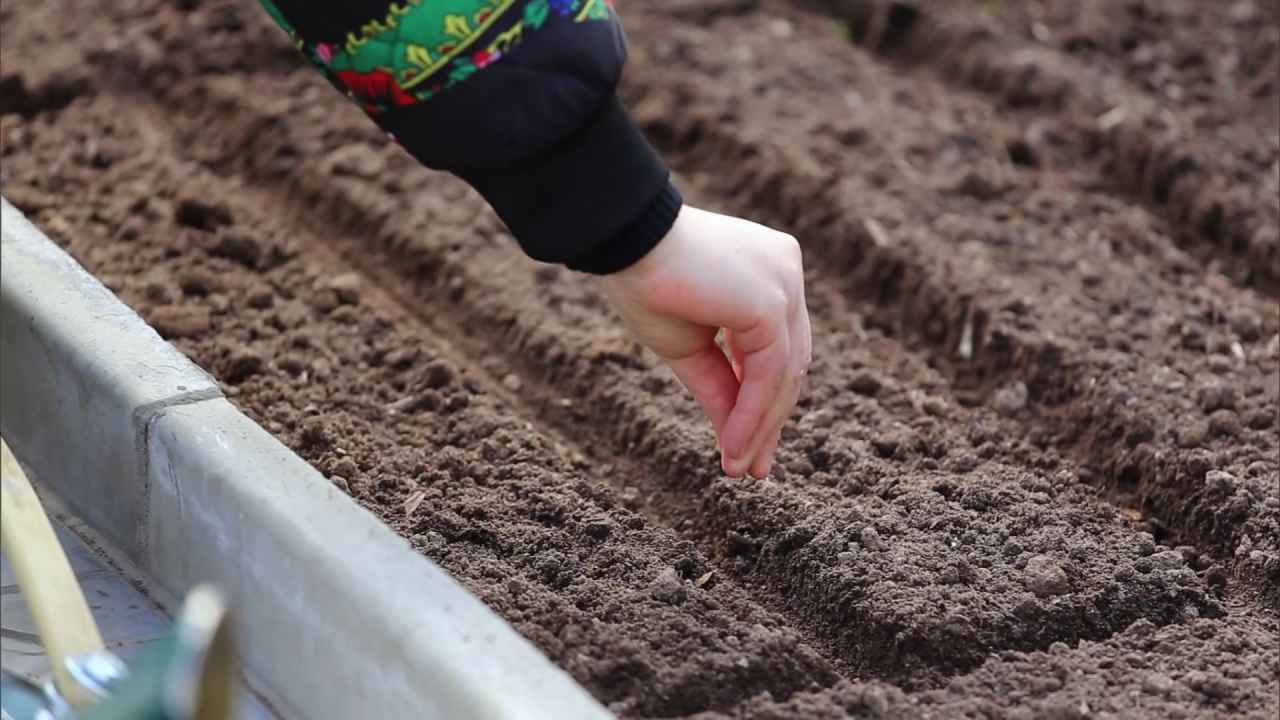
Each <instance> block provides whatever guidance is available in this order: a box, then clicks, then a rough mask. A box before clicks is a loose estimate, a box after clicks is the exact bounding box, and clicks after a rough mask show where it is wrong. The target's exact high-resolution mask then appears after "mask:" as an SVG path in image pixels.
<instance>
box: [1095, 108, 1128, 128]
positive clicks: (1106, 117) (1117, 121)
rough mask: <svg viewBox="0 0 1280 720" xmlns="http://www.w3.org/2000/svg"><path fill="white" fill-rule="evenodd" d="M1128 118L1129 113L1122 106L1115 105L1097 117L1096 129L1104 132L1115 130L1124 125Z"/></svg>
mask: <svg viewBox="0 0 1280 720" xmlns="http://www.w3.org/2000/svg"><path fill="white" fill-rule="evenodd" d="M1128 117H1129V111H1128V110H1126V109H1125V107H1124V106H1123V105H1117V106H1115V107H1113V108H1111V109H1110V110H1108V111H1106V112H1104V113H1102V114H1101V115H1099V116H1098V129H1099V130H1102V131H1104V132H1105V131H1107V130H1111V129H1113V128H1117V127H1119V126H1120V125H1122V124H1124V121H1125V120H1127V119H1128Z"/></svg>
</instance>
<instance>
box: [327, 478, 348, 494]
mask: <svg viewBox="0 0 1280 720" xmlns="http://www.w3.org/2000/svg"><path fill="white" fill-rule="evenodd" d="M329 482H331V483H333V484H334V485H337V486H338V489H339V490H341V491H342V492H344V493H346V494H348V495H350V494H351V485H350V484H349V483H348V482H347V479H346V478H344V477H342V476H341V475H334V476H333V477H331V478H329Z"/></svg>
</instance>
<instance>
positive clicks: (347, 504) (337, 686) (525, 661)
mask: <svg viewBox="0 0 1280 720" xmlns="http://www.w3.org/2000/svg"><path fill="white" fill-rule="evenodd" d="M150 440H151V443H150V452H151V458H150V463H149V465H148V467H149V468H150V472H151V473H152V481H151V483H152V491H151V501H152V507H151V511H150V513H149V514H148V516H149V518H150V524H149V528H150V530H149V532H150V535H151V542H150V543H149V544H148V547H149V548H150V552H151V555H150V559H149V565H150V567H152V568H154V569H155V575H156V576H157V577H162V578H166V579H167V580H168V581H169V582H176V583H177V585H176V586H174V587H171V588H169V589H170V590H171V591H172V592H174V593H181V592H182V591H183V590H184V588H186V587H188V586H189V585H190V584H191V583H194V582H197V581H198V580H202V579H203V580H212V581H214V582H216V583H217V584H218V585H220V586H221V587H223V588H225V589H227V590H228V591H229V593H230V595H231V598H232V600H233V604H234V605H235V607H237V608H242V612H241V614H240V618H239V619H240V622H241V627H242V629H243V633H242V637H243V643H244V650H245V653H246V655H247V656H248V657H250V658H253V659H254V661H255V662H257V663H259V667H260V668H262V669H260V670H259V671H258V672H256V673H255V676H256V677H259V678H267V677H269V676H270V675H271V673H268V672H266V671H265V668H266V667H273V666H279V665H287V664H297V663H302V664H303V665H304V666H305V669H303V670H301V671H296V672H293V673H290V674H289V675H288V676H287V678H285V679H286V680H287V682H288V683H290V685H289V686H288V687H280V686H270V685H268V686H265V687H260V688H259V689H261V690H263V691H264V692H265V694H266V696H267V697H268V698H269V699H271V700H272V701H273V703H274V704H275V705H276V707H278V708H280V709H281V711H283V712H284V713H285V714H289V715H297V716H298V717H307V718H317V719H323V718H353V717H360V718H410V717H412V718H422V719H423V720H469V719H475V720H481V719H484V720H490V719H496V718H529V719H535V718H536V719H540V720H543V719H545V720H589V719H596V718H600V719H604V718H608V717H610V715H609V714H608V713H607V712H606V711H605V710H604V709H603V708H602V707H601V706H600V705H598V704H597V703H596V702H595V701H594V700H593V699H592V698H591V697H590V696H589V695H588V694H587V693H586V692H585V691H584V690H582V688H580V687H579V686H578V685H577V684H575V683H574V682H573V680H572V679H571V678H569V676H568V675H566V674H565V673H564V672H562V671H561V670H560V669H559V668H556V667H555V666H554V665H552V664H551V663H550V662H549V661H548V660H547V659H546V658H545V657H543V656H542V655H541V653H539V652H538V651H537V650H536V649H535V648H534V647H533V646H532V645H530V644H529V642H528V641H526V640H525V639H524V638H523V637H521V636H520V635H519V634H518V633H516V632H515V630H514V629H512V628H511V627H510V626H509V625H507V624H506V623H505V622H503V621H502V620H501V619H500V618H498V617H497V616H496V615H495V614H494V613H493V611H491V610H489V608H487V607H486V606H485V605H484V604H483V603H481V602H480V601H479V600H477V599H476V598H475V597H473V596H471V595H470V594H468V593H467V592H466V591H465V590H464V589H463V588H462V587H461V586H459V585H458V584H457V583H456V582H455V581H454V580H453V579H452V578H450V577H449V576H448V575H447V574H446V573H445V572H444V571H443V570H441V569H440V568H439V567H437V566H436V565H434V564H433V563H431V562H429V561H427V560H426V559H425V558H423V557H422V556H421V555H419V554H418V553H417V552H416V551H414V550H413V549H412V548H411V547H409V544H408V543H407V542H406V541H405V540H403V539H402V538H400V537H399V536H398V535H396V534H395V533H394V532H393V531H392V530H391V529H390V528H388V527H387V526H385V525H383V524H382V523H381V522H380V521H379V520H378V519H377V518H376V517H374V516H373V515H372V514H371V513H370V512H368V511H367V510H365V509H364V508H362V507H360V506H359V505H357V504H356V503H355V502H354V501H353V500H352V499H351V498H350V497H348V496H347V495H346V494H345V493H343V492H341V491H340V490H338V489H337V488H335V487H334V486H333V484H332V483H330V482H329V481H328V480H327V479H326V478H324V477H323V476H322V475H320V473H319V472H317V471H316V470H314V469H313V468H311V467H310V466H309V465H307V464H306V463H304V462H303V461H302V460H301V459H299V458H298V457H297V456H296V455H294V454H293V453H292V452H291V451H290V450H289V449H288V448H286V447H284V446H283V445H281V444H280V442H279V441H277V440H276V439H275V438H274V437H272V436H271V435H270V434H269V433H267V432H266V431H265V430H263V429H262V428H261V427H259V426H258V425H257V424H256V423H254V422H252V421H251V420H249V419H248V418H247V417H245V416H244V415H242V414H241V413H240V412H239V411H237V410H236V409H235V408H234V407H232V406H231V404H230V403H228V402H226V401H225V400H210V401H206V402H200V403H195V404H191V405H185V406H182V407H173V408H169V409H166V410H165V411H164V412H163V413H161V414H160V416H159V417H158V418H157V419H156V421H155V422H154V425H153V428H152V432H151V436H150ZM252 669H253V668H251V670H252ZM277 677H278V676H277Z"/></svg>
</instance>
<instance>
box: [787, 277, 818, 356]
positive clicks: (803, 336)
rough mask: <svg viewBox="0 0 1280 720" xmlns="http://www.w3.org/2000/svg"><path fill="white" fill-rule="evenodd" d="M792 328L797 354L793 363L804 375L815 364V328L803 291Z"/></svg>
mask: <svg viewBox="0 0 1280 720" xmlns="http://www.w3.org/2000/svg"><path fill="white" fill-rule="evenodd" d="M791 326H792V330H791V333H790V336H791V340H792V346H793V347H794V348H795V352H796V354H795V357H794V358H793V362H795V363H796V364H797V366H798V369H799V374H801V375H803V374H805V373H806V372H808V371H809V365H810V364H811V363H812V362H813V328H812V326H811V324H810V322H809V307H808V305H807V304H806V303H805V299H804V290H803V289H801V291H800V302H799V303H798V304H797V307H796V314H795V317H794V319H793V320H792V322H791Z"/></svg>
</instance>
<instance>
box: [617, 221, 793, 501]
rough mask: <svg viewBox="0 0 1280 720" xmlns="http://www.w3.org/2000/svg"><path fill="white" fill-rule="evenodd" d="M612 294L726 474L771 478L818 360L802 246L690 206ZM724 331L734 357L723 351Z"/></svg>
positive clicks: (624, 274) (759, 227)
mask: <svg viewBox="0 0 1280 720" xmlns="http://www.w3.org/2000/svg"><path fill="white" fill-rule="evenodd" d="M604 288H605V292H606V293H607V294H608V295H609V297H610V298H611V299H612V300H613V302H614V303H615V305H616V306H617V308H618V311H619V312H620V313H621V315H622V318H623V320H624V321H625V322H626V324H627V326H628V327H629V328H630V329H631V332H632V333H634V334H635V336H636V337H637V338H638V339H639V340H640V342H642V343H644V344H645V345H647V346H648V347H649V348H650V349H652V350H653V351H654V352H655V353H657V354H658V356H659V357H661V358H662V359H663V361H664V362H666V363H667V365H669V366H670V367H671V369H672V371H674V372H675V374H676V377H678V378H679V379H680V382H682V383H684V386H685V387H687V388H688V389H689V392H691V393H692V394H693V397H694V398H695V399H696V400H697V401H698V403H699V404H700V405H701V406H702V409H703V410H704V411H705V412H706V414H707V417H708V418H710V420H711V426H712V427H713V428H714V429H715V432H716V436H717V437H718V438H719V441H720V450H721V465H722V466H723V468H724V471H725V472H726V473H728V474H729V475H730V476H733V477H742V476H743V475H746V474H748V473H750V474H751V475H752V476H753V477H758V478H761V477H764V476H766V475H768V474H769V470H770V469H771V468H772V466H773V457H774V454H775V453H776V452H777V449H778V440H779V438H780V436H781V433H782V425H783V423H784V422H786V420H787V417H788V416H789V415H790V414H791V411H792V410H793V409H794V408H795V405H796V399H797V398H798V397H799V395H800V387H801V385H802V381H803V379H804V374H805V372H806V371H807V370H808V368H809V360H810V348H811V345H810V339H809V312H808V310H807V309H806V308H805V302H804V273H803V269H802V266H801V258H800V246H799V245H798V244H797V243H796V240H795V238H793V237H791V236H790V235H787V234H785V233H780V232H777V231H776V230H770V229H769V228H767V227H764V226H763V225H757V224H756V223H753V222H749V221H747V220H742V219H739V218H734V217H729V216H727V215H718V214H716V213H711V212H706V211H704V210H698V209H697V208H692V207H689V206H688V205H686V206H684V207H683V208H682V209H681V210H680V214H679V216H678V217H677V218H676V221H675V224H674V225H673V226H672V227H671V230H670V232H668V233H667V236H666V237H664V238H663V239H662V241H661V242H659V243H658V245H657V246H656V247H655V248H654V249H653V250H651V251H649V254H648V255H646V256H645V257H644V258H642V259H641V260H640V261H639V262H637V263H635V264H634V265H632V266H631V267H629V268H627V269H626V270H623V271H621V272H618V273H615V274H613V275H608V276H606V277H605V278H604ZM722 328H723V329H724V331H725V340H726V344H727V345H728V347H729V353H728V355H726V353H725V352H724V351H723V350H721V348H720V346H719V345H717V344H716V336H717V334H718V333H719V332H720V330H721V329H722Z"/></svg>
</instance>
